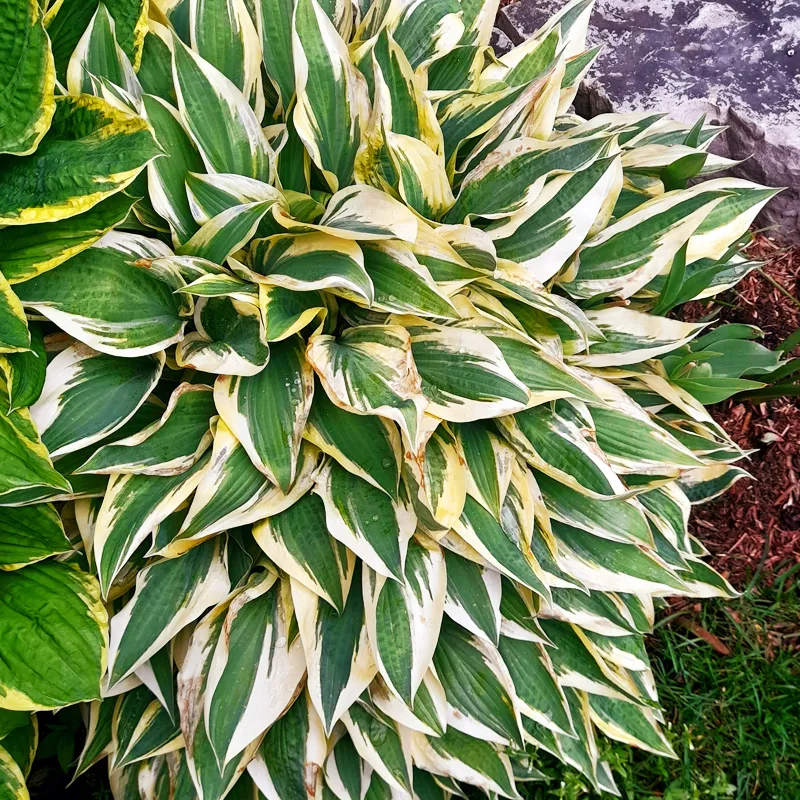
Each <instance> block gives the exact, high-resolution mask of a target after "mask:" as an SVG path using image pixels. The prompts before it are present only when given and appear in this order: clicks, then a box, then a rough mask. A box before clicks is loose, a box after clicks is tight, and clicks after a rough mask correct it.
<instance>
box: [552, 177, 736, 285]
mask: <svg viewBox="0 0 800 800" xmlns="http://www.w3.org/2000/svg"><path fill="white" fill-rule="evenodd" d="M725 197H727V195H726V193H725V192H724V191H719V190H716V191H714V190H709V189H706V188H705V184H704V183H699V184H697V185H696V186H693V187H692V188H691V189H684V190H676V191H673V192H667V193H666V194H662V195H659V196H658V197H655V198H653V199H652V200H648V201H647V202H646V203H643V204H642V205H640V206H638V207H637V208H635V209H634V210H633V211H631V212H630V213H628V214H626V215H625V216H624V217H622V218H621V219H619V220H617V221H616V222H614V223H613V224H612V225H609V226H608V227H607V228H605V229H604V230H603V231H601V232H600V233H598V234H597V235H596V236H594V237H592V238H591V239H590V240H589V241H588V242H586V244H584V245H583V247H581V249H580V250H579V251H578V253H577V255H576V256H575V259H574V261H573V263H572V264H571V265H570V268H569V269H568V270H567V271H566V272H565V273H564V274H563V275H562V277H561V279H560V280H561V285H562V286H563V287H564V289H565V290H566V291H567V292H568V293H569V294H570V295H572V296H573V297H579V298H584V297H594V296H595V295H598V294H613V295H619V296H620V297H630V296H631V295H633V294H635V293H636V292H638V291H639V289H641V288H642V287H643V286H646V285H647V284H648V283H649V282H650V281H651V280H652V279H653V278H654V277H655V276H656V275H658V274H659V273H660V272H661V271H662V270H663V269H665V268H666V267H667V266H668V265H669V264H670V263H671V262H672V259H673V258H674V257H675V255H676V253H677V252H678V251H679V250H680V249H681V247H683V246H684V245H685V244H686V242H687V241H688V240H689V237H690V236H691V235H692V234H693V233H694V232H695V231H696V230H697V229H698V227H699V226H700V225H701V224H702V223H703V221H704V220H705V219H706V218H707V217H708V215H709V214H710V213H711V212H712V211H713V210H714V208H715V207H716V206H718V205H719V204H720V203H721V202H722V201H723V200H724V199H725Z"/></svg>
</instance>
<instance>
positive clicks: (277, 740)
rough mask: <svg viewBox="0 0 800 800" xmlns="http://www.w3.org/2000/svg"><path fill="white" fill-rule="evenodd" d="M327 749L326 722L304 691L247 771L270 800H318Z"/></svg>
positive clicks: (280, 721) (279, 721)
mask: <svg viewBox="0 0 800 800" xmlns="http://www.w3.org/2000/svg"><path fill="white" fill-rule="evenodd" d="M297 644H299V641H298V640H295V645H297ZM293 646H294V645H293ZM326 749H327V742H326V738H325V732H324V730H323V727H322V721H321V720H320V718H319V715H318V714H317V712H316V710H315V709H314V706H313V704H312V702H311V698H310V696H309V693H308V692H303V693H302V694H301V695H300V697H298V698H297V699H296V700H295V702H294V703H293V704H292V707H291V708H290V709H289V710H288V711H287V712H286V713H285V714H284V715H283V716H282V717H281V718H280V719H279V720H278V721H277V722H275V723H274V724H273V725H272V727H271V728H270V729H269V730H268V731H267V734H266V736H265V737H264V739H263V741H262V742H261V745H260V747H259V749H258V751H257V752H256V756H255V758H254V759H253V760H252V761H251V762H250V763H249V764H248V765H247V771H248V773H249V774H250V776H251V777H252V779H253V782H254V783H255V785H256V786H257V787H258V790H259V792H261V793H262V794H263V795H264V796H265V797H266V798H267V800H283V798H285V797H296V798H298V800H314V798H315V797H319V793H320V792H321V791H322V787H321V782H322V765H323V764H324V763H325V753H326ZM323 796H324V795H323Z"/></svg>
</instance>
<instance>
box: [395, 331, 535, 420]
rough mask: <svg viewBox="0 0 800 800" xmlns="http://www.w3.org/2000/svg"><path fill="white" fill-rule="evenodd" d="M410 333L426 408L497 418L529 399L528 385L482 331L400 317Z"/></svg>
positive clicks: (440, 413)
mask: <svg viewBox="0 0 800 800" xmlns="http://www.w3.org/2000/svg"><path fill="white" fill-rule="evenodd" d="M398 321H399V322H402V323H403V324H404V325H405V327H406V329H407V330H408V333H409V335H410V337H411V354H412V356H413V359H414V364H415V366H416V369H417V371H418V372H419V376H420V377H421V379H422V394H423V395H424V396H425V398H427V400H428V407H427V411H428V413H429V414H432V415H434V416H437V417H441V418H442V419H445V420H448V421H450V422H472V421H474V420H479V419H486V418H489V417H499V416H501V415H503V414H512V413H514V412H515V411H520V410H521V409H523V408H524V407H525V406H526V405H527V404H528V399H529V394H528V389H527V388H526V387H525V386H524V385H523V384H522V383H520V381H519V380H518V379H517V377H516V376H515V375H514V373H513V372H511V370H510V369H509V367H508V364H507V363H506V361H505V359H504V358H503V355H502V352H501V351H500V349H499V348H498V347H497V345H495V344H493V343H492V342H491V340H490V339H488V338H487V337H486V336H484V335H483V334H482V333H479V332H478V331H474V330H466V329H463V328H449V327H443V326H440V325H436V324H434V323H430V322H426V321H424V320H422V319H419V318H414V317H399V318H398Z"/></svg>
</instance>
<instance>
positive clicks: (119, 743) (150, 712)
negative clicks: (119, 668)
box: [111, 686, 183, 769]
mask: <svg viewBox="0 0 800 800" xmlns="http://www.w3.org/2000/svg"><path fill="white" fill-rule="evenodd" d="M111 732H112V740H113V746H114V753H113V755H112V757H111V763H112V764H113V769H121V768H123V767H125V766H127V765H128V764H133V763H135V762H137V761H143V760H144V759H146V758H150V757H152V756H155V755H162V754H163V753H168V752H171V751H173V750H178V749H179V748H181V747H182V746H183V739H182V738H181V731H180V728H179V727H178V725H177V721H173V720H172V719H170V716H169V714H168V713H167V709H166V708H164V706H162V705H161V703H160V702H159V700H158V699H156V697H155V695H154V694H153V693H152V692H151V691H150V690H149V689H148V688H147V687H146V686H137V687H136V688H135V689H133V690H132V691H130V692H127V693H125V694H123V695H122V696H121V697H120V698H119V699H118V700H117V705H116V707H115V708H114V714H113V716H112V720H111Z"/></svg>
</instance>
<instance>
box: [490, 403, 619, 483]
mask: <svg viewBox="0 0 800 800" xmlns="http://www.w3.org/2000/svg"><path fill="white" fill-rule="evenodd" d="M497 426H498V428H499V429H500V432H501V433H502V434H503V436H504V437H505V438H506V439H507V440H508V441H509V442H510V443H511V444H512V445H513V446H514V448H515V449H516V450H517V452H518V453H519V454H520V455H521V456H522V457H523V458H524V459H525V460H526V461H527V462H528V464H530V465H531V466H532V467H534V468H535V469H537V470H539V471H541V472H544V473H545V474H546V475H549V476H550V477H551V478H555V480H557V481H560V482H561V483H564V484H566V485H567V486H569V487H570V488H572V489H574V490H575V491H576V492H580V493H581V494H585V495H587V496H588V497H597V498H601V499H602V498H607V497H614V496H620V495H624V494H626V493H627V491H628V490H627V488H626V487H625V485H624V484H623V483H622V481H621V480H620V479H619V477H618V476H617V474H616V473H615V472H614V470H613V469H612V468H611V465H610V464H609V461H608V459H607V457H606V456H605V454H604V453H603V452H602V451H601V450H602V449H600V450H599V449H598V447H597V444H596V442H595V441H594V436H593V433H594V423H593V420H592V417H591V415H590V413H589V412H588V410H586V408H585V407H583V408H582V406H581V405H574V406H573V405H572V404H571V403H568V402H565V401H563V400H562V401H556V402H555V403H553V404H545V405H540V406H536V407H534V408H529V409H526V410H525V411H521V412H520V413H519V414H515V415H514V416H513V417H510V416H509V417H501V418H500V419H498V420H497Z"/></svg>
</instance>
